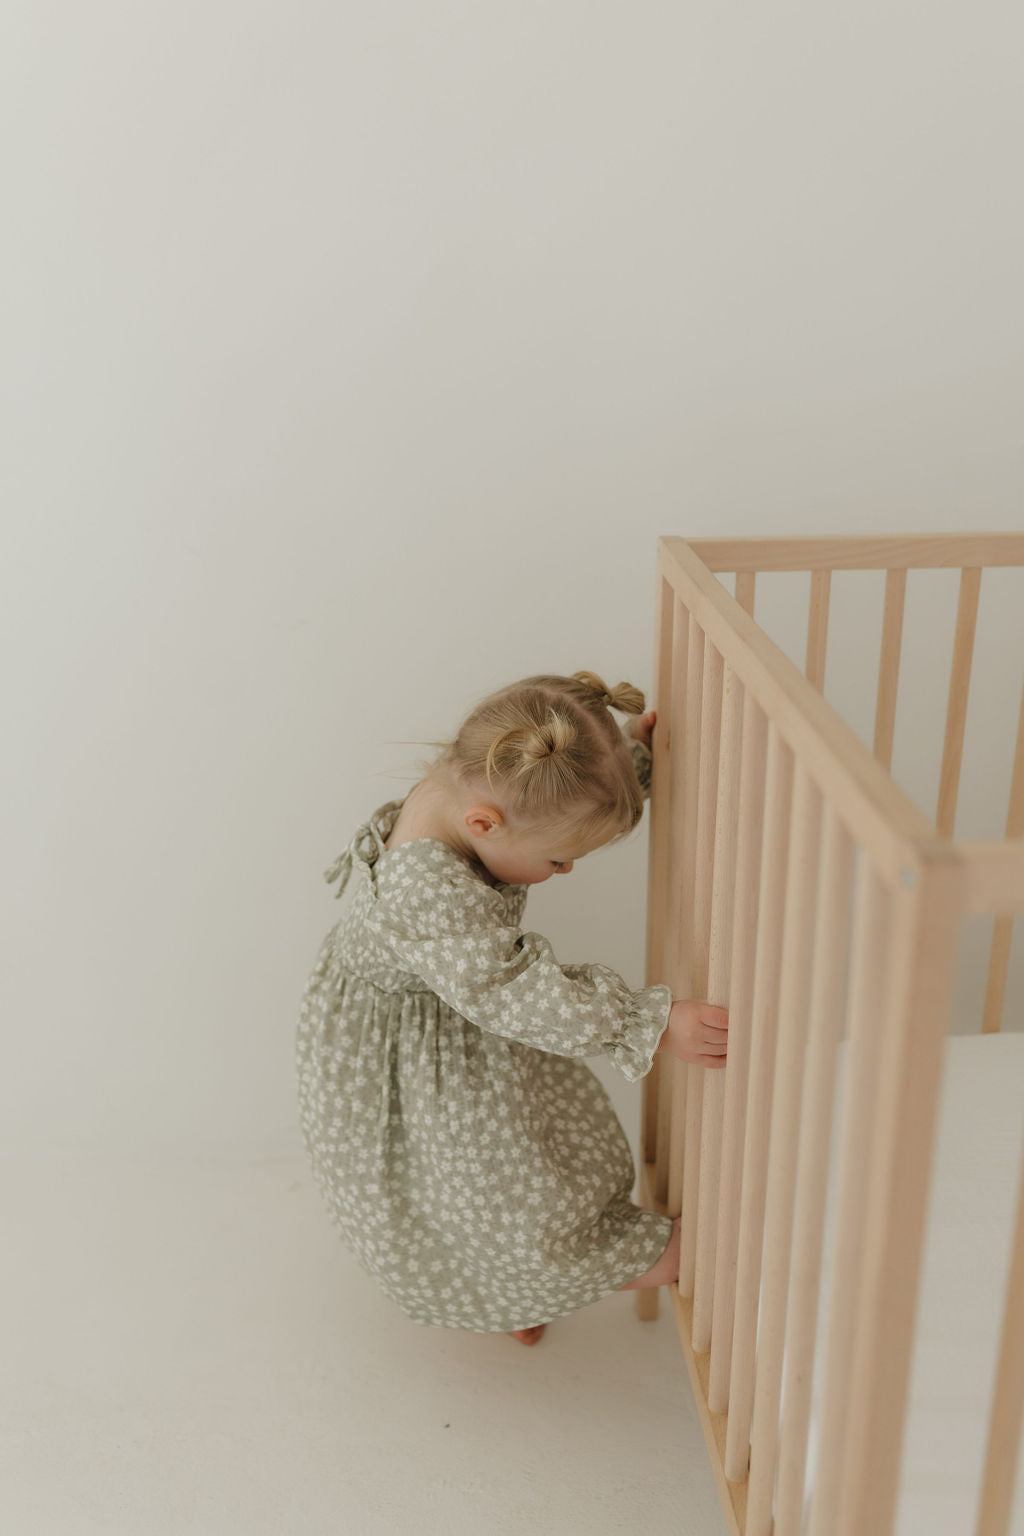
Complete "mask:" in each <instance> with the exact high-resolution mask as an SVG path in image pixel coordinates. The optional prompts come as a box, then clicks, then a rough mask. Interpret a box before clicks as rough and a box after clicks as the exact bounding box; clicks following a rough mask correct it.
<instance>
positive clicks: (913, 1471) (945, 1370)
mask: <svg viewBox="0 0 1024 1536" xmlns="http://www.w3.org/2000/svg"><path fill="white" fill-rule="evenodd" d="M845 1054H846V1052H845V1046H843V1047H840V1053H839V1064H838V1071H837V1100H836V1102H837V1104H838V1105H839V1106H841V1105H842V1103H843V1100H842V1097H841V1094H842V1087H843V1065H844V1061H845ZM838 1141H839V1138H838V1137H834V1138H833V1143H834V1144H833V1156H832V1167H831V1172H830V1198H829V1203H828V1210H829V1215H830V1217H832V1218H834V1214H835V1208H836V1197H837V1185H838V1180H837V1173H838V1156H837V1149H838ZM1022 1150H1024V1032H1013V1033H1004V1034H1000V1035H988V1036H984V1037H982V1036H979V1035H956V1036H951V1037H950V1039H949V1041H948V1042H947V1047H946V1061H945V1070H944V1074H943V1084H942V1095H941V1100H940V1110H939V1126H938V1136H937V1142H936V1152H935V1166H934V1179H933V1184H932V1189H931V1194H930V1200H929V1210H928V1217H927V1226H926V1229H925V1247H924V1253H923V1270H922V1276H921V1287H920V1299H919V1313H918V1323H917V1332H916V1336H915V1343H914V1352H913V1355H912V1358H911V1368H910V1381H909V1389H908V1401H907V1419H906V1429H905V1437H904V1448H903V1462H902V1469H901V1478H900V1489H899V1496H898V1504H897V1516H896V1524H895V1532H896V1536H921V1533H922V1532H927V1533H928V1536H973V1531H974V1528H975V1522H976V1518H977V1508H978V1500H979V1497H980V1489H981V1476H982V1469H983V1466H984V1457H985V1450H986V1445H987V1439H988V1422H989V1409H990V1404H991V1400H992V1391H993V1385H994V1379H995V1367H996V1355H997V1350H998V1347H999V1338H1000V1334H1001V1330H1002V1320H1003V1307H1004V1302H1005V1294H1006V1277H1007V1272H1008V1264H1009V1257H1010V1240H1011V1230H1012V1225H1013V1218H1014V1213H1015V1210H1016V1201H1017V1191H1018V1181H1019V1178H1020V1170H1021V1155H1022ZM825 1245H826V1246H825V1254H826V1265H825V1271H824V1273H823V1276H822V1287H821V1305H820V1308H819V1314H818V1329H817V1346H816V1351H815V1381H814V1387H813V1390H812V1418H811V1425H810V1431H809V1438H808V1458H807V1485H806V1486H807V1496H808V1498H810V1494H811V1490H812V1487H813V1480H814V1464H815V1458H816V1455H817V1447H818V1437H819V1433H820V1427H821V1413H822V1376H823V1364H824V1350H825V1341H826V1336H827V1327H828V1299H829V1291H830V1274H829V1265H828V1262H827V1256H828V1255H829V1254H830V1253H831V1225H830V1222H829V1221H826V1228H825ZM1010 1533H1011V1536H1024V1449H1022V1460H1021V1462H1019V1463H1018V1472H1017V1483H1016V1489H1015V1496H1014V1505H1013V1513H1012V1517H1011V1521H1010Z"/></svg>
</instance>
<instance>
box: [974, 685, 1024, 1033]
mask: <svg viewBox="0 0 1024 1536" xmlns="http://www.w3.org/2000/svg"><path fill="white" fill-rule="evenodd" d="M1006 836H1007V838H1012V837H1024V690H1022V691H1021V697H1020V719H1019V720H1018V722H1017V746H1016V749H1015V751H1014V754H1013V777H1012V779H1011V783H1010V807H1009V810H1008V811H1007V813H1006ZM1012 938H1013V915H1012V913H1009V912H1007V913H1004V914H1003V915H1002V916H1000V917H997V918H996V920H995V925H994V927H993V929H992V951H991V955H990V957H989V963H988V982H987V984H986V986H985V1013H984V1016H983V1018H982V1021H981V1032H982V1034H983V1035H992V1034H995V1033H996V1032H997V1031H998V1029H999V1025H1000V1021H1001V1019H1002V1016H1003V998H1004V997H1005V995H1006V978H1007V975H1008V973H1009V969H1010V943H1011V941H1012Z"/></svg>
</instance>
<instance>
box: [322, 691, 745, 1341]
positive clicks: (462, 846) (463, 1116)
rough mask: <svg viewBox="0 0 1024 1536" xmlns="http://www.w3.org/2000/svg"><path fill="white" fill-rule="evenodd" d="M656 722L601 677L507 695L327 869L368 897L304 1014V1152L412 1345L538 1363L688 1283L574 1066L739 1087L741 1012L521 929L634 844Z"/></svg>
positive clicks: (616, 1129) (341, 936) (332, 945)
mask: <svg viewBox="0 0 1024 1536" xmlns="http://www.w3.org/2000/svg"><path fill="white" fill-rule="evenodd" d="M609 706H611V708H614V709H617V710H620V711H621V712H623V713H625V714H628V715H632V716H634V717H636V716H640V719H639V720H638V721H637V722H636V727H635V730H630V729H629V723H628V722H627V725H625V726H623V727H621V728H620V727H619V725H618V724H617V722H616V721H615V719H614V717H613V716H612V714H611V713H610V709H609ZM643 708H644V696H643V694H642V693H641V692H640V690H639V689H637V688H634V687H632V686H631V685H630V684H628V683H620V684H619V685H618V686H617V687H616V688H614V689H611V690H609V689H608V688H607V687H606V686H605V684H604V682H603V681H602V680H601V678H600V677H598V676H597V675H596V674H595V673H593V672H575V673H573V675H572V676H571V677H562V676H557V675H546V674H545V675H541V676H537V677H528V678H525V679H523V680H522V681H521V682H517V683H512V684H510V685H509V686H508V687H506V688H502V689H500V690H498V692H496V693H494V694H492V695H490V696H489V697H487V698H485V699H484V700H483V701H482V702H481V703H479V704H478V705H477V706H476V708H475V709H473V710H472V712H471V713H470V714H469V716H468V718H467V719H466V720H465V721H464V723H463V725H462V726H461V728H460V730H459V731H458V733H457V735H456V737H455V739H454V741H451V742H435V743H431V745H434V746H439V747H441V748H442V749H443V750H442V751H441V752H440V754H439V755H438V756H437V758H436V759H435V760H434V761H433V762H432V763H431V764H429V765H424V766H426V767H427V770H428V771H427V772H426V775H425V777H424V778H422V779H421V780H420V781H419V782H418V783H417V784H415V785H414V787H413V788H412V789H411V790H410V791H409V793H408V794H407V795H406V796H405V798H404V799H402V800H391V801H388V802H387V803H386V804H385V805H382V806H380V807H378V809H377V810H376V811H375V812H374V813H373V815H372V816H371V817H370V819H369V820H368V821H365V822H363V823H362V825H361V826H359V827H358V828H357V829H356V831H355V834H354V836H353V837H352V839H351V841H350V843H349V845H348V847H347V848H346V849H345V850H344V852H343V853H342V854H341V855H340V856H339V857H338V858H337V859H336V860H335V861H334V863H333V864H332V865H331V867H330V868H329V869H328V870H327V871H326V872H325V876H324V878H325V879H326V880H327V881H328V882H329V883H330V882H333V881H335V880H337V881H338V882H339V883H338V890H337V893H336V894H337V895H338V896H340V895H341V893H342V891H343V890H344V888H345V886H346V883H347V881H348V880H349V878H350V877H354V878H355V899H354V901H353V902H352V903H351V904H350V905H349V907H348V909H347V912H346V914H345V916H344V917H343V918H342V919H341V921H340V922H338V923H337V924H336V925H335V927H334V928H332V929H331V930H330V932H329V933H328V934H327V936H326V938H325V939H324V941H323V944H322V946H321V948H320V952H319V955H318V957H317V961H316V964H315V966H314V968H313V971H312V973H311V975H310V977H309V979H308V981H307V983H306V987H305V990H304V993H303V997H302V1006H301V1011H300V1017H299V1024H298V1035H297V1066H298V1085H299V1108H300V1116H301V1127H302V1135H303V1140H304V1142H305V1145H306V1149H307V1151H308V1153H309V1156H310V1160H311V1163H312V1169H313V1175H314V1178H315V1179H316V1182H317V1184H318V1186H319V1188H320V1190H321V1192H322V1194H323V1196H324V1199H325V1201H326V1205H327V1208H328V1211H329V1213H330V1215H331V1217H332V1219H333V1220H334V1221H335V1222H336V1224H337V1225H338V1227H339V1228H340V1230H341V1232H342V1234H343V1236H344V1238H345V1240H346V1242H347V1243H348V1245H349V1246H350V1248H351V1249H352V1251H353V1253H354V1254H355V1256H356V1258H357V1259H358V1261H359V1262H360V1264H361V1265H362V1266H363V1267H364V1268H365V1269H366V1270H368V1271H369V1273H370V1274H372V1275H373V1276H374V1277H375V1278H376V1280H377V1282H378V1284H379V1285H380V1288H381V1290H382V1291H383V1292H384V1294H385V1295H386V1296H388V1297H389V1298H390V1299H391V1300H392V1301H394V1302H395V1303H396V1304H397V1305H398V1307H399V1308H400V1309H401V1310H402V1311H403V1312H404V1313H405V1315H406V1316H407V1317H409V1318H411V1319H412V1321H413V1322H417V1323H423V1324H428V1325H433V1326H435V1327H447V1328H466V1329H471V1330H473V1331H476V1332H480V1333H500V1332H504V1333H509V1334H511V1335H512V1336H513V1337H514V1338H516V1339H519V1340H520V1341H521V1342H523V1343H527V1344H530V1343H535V1342H536V1340H537V1339H538V1338H539V1337H540V1335H541V1333H542V1331H543V1327H544V1325H545V1323H547V1322H548V1321H550V1320H551V1319H552V1318H556V1317H561V1316H563V1315H565V1314H566V1313H569V1312H573V1311H575V1310H576V1309H577V1308H578V1307H583V1306H586V1305H587V1304H588V1303H590V1302H593V1301H597V1300H598V1299H599V1298H600V1297H601V1296H605V1295H607V1294H608V1293H609V1292H611V1291H618V1290H631V1289H635V1288H638V1287H642V1286H651V1285H665V1284H668V1283H669V1282H670V1281H672V1280H675V1279H676V1278H677V1276H678V1266H679V1218H678V1217H677V1218H676V1219H675V1220H674V1221H673V1220H672V1219H671V1218H670V1217H668V1216H662V1215H659V1214H657V1213H656V1212H654V1211H645V1210H642V1209H641V1208H640V1207H639V1206H636V1205H634V1204H633V1203H632V1201H631V1200H630V1193H631V1190H632V1188H633V1181H634V1174H635V1170H634V1165H633V1158H632V1154H631V1152H630V1148H629V1143H628V1141H627V1139H626V1135H625V1132H624V1131H623V1128H622V1126H621V1124H620V1122H619V1120H618V1118H617V1116H616V1114H615V1111H614V1109H613V1107H612V1103H611V1100H610V1099H609V1097H608V1095H607V1093H606V1092H605V1090H604V1088H603V1086H602V1085H601V1083H600V1082H599V1080H598V1079H597V1077H596V1076H595V1075H594V1073H593V1072H592V1071H591V1070H590V1068H589V1067H587V1066H586V1065H585V1064H584V1062H583V1061H582V1060H581V1059H580V1058H581V1057H584V1056H597V1055H605V1056H607V1057H608V1058H609V1059H610V1060H611V1061H612V1062H613V1063H614V1064H615V1066H616V1067H617V1068H618V1070H619V1071H620V1072H621V1073H622V1074H623V1076H624V1077H626V1078H627V1079H628V1080H629V1081H630V1082H634V1081H636V1080H637V1079H638V1078H641V1077H643V1076H644V1075H645V1074H646V1073H647V1072H649V1071H650V1068H651V1064H652V1060H653V1057H654V1055H655V1053H656V1052H658V1051H668V1052H670V1053H671V1054H672V1055H674V1056H677V1057H679V1058H680V1059H681V1060H683V1061H691V1062H696V1063H698V1064H699V1065H701V1066H704V1067H712V1068H714V1067H723V1066H724V1065H725V1060H726V1038H727V1029H728V1015H727V1013H726V1011H725V1009H724V1008H717V1007H713V1006H712V1005H710V1004H708V1003H705V1002H689V1001H683V1000H678V1001H676V1000H673V998H672V995H671V992H670V989H669V988H668V987H667V986H663V985H656V986H648V987H641V988H639V990H637V991H634V990H632V989H631V988H630V987H629V986H627V984H626V982H625V981H624V980H623V978H622V977H621V976H619V975H618V974H617V973H616V972H615V971H613V970H610V969H609V968H608V967H607V966H604V965H596V964H589V965H561V964H560V963H559V962H558V960H557V959H556V957H555V955H554V953H553V951H552V948H551V945H550V944H549V943H548V941H547V939H545V938H544V937H543V936H542V935H541V934H539V933H534V932H529V931H526V932H524V931H523V929H522V928H521V927H520V923H521V919H522V915H523V907H524V905H525V902H526V896H527V892H528V890H529V888H530V886H531V885H537V884H539V883H540V882H542V881H544V880H548V879H550V878H551V876H552V875H554V874H562V875H567V874H570V873H571V871H572V869H573V865H574V864H575V862H576V860H577V859H582V858H585V857H586V856H587V854H588V853H591V852H593V851H594V850H595V849H597V848H601V847H603V846H605V845H606V844H609V843H614V842H617V841H619V840H620V839H621V838H623V837H626V836H627V835H628V834H629V833H630V832H631V831H632V830H633V829H634V828H635V827H636V825H637V823H638V822H639V821H640V818H641V815H642V813H643V801H644V797H645V796H646V795H648V794H649V793H650V770H651V751H650V739H651V732H652V730H653V727H654V724H655V718H656V717H655V713H654V711H653V710H652V711H650V712H649V713H647V714H642V711H643Z"/></svg>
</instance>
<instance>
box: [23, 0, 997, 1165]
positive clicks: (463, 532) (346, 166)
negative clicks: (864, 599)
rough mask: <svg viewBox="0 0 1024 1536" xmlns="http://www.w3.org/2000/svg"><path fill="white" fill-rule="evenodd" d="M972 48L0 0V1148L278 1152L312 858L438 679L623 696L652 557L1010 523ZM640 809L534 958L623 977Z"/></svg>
mask: <svg viewBox="0 0 1024 1536" xmlns="http://www.w3.org/2000/svg"><path fill="white" fill-rule="evenodd" d="M1022 45H1024V24H1022V21H1021V13H1020V11H1019V9H1018V8H1017V7H1014V6H1009V5H1005V6H985V5H982V6H971V7H967V6H955V7H953V6H949V7H945V6H935V5H928V6H926V5H903V4H891V3H889V4H885V5H881V4H875V5H867V6H860V7H857V8H856V9H855V10H854V9H853V8H850V7H845V8H836V7H820V6H819V7H814V6H809V5H808V6H806V7H795V6H753V5H751V6H747V7H721V6H711V5H704V6H694V5H691V6H687V7H685V8H683V7H679V6H676V5H669V4H664V3H648V4H646V5H643V6H637V5H627V4H617V5H615V4H608V3H594V0H587V3H584V0H544V3H543V4H541V3H535V0H520V3H518V4H516V5H514V6H498V5H487V4H479V3H476V4H470V3H466V0H432V3H431V4H430V5H420V4H414V3H409V0H406V3H401V0H396V3H391V4H386V5H360V6H357V5H351V4H344V3H343V4H333V5H312V4H311V5H306V6H294V5H284V4H279V5H276V6H273V5H268V4H265V3H264V4H254V3H247V4H241V3H229V0H213V3H210V0H205V3H204V4H202V5H199V4H186V3H183V0H178V3H177V4H174V5H171V4H165V5H162V6H154V5H147V6H139V5H132V4H127V3H114V0H96V3H94V4H92V5H90V6H88V7H76V6H72V5H64V6H59V5H54V4H52V3H51V4H42V3H40V0H33V3H32V4H29V3H28V0H8V4H7V6H6V7H5V10H4V19H3V38H2V46H0V59H2V60H3V62H2V64H0V70H2V78H0V101H2V102H3V104H4V130H5V131H4V133H3V135H2V142H3V143H4V145H5V150H4V155H5V159H6V168H5V175H4V186H5V196H4V226H5V230H4V238H3V270H4V283H3V285H2V293H3V296H2V300H0V302H2V304H3V310H4V312H3V334H4V338H5V339H4V343H3V347H2V357H3V362H2V365H0V366H2V370H3V387H4V395H5V401H4V406H3V417H4V427H5V432H4V437H5V444H4V454H3V476H4V483H3V487H2V494H3V508H4V531H5V534H6V539H5V544H6V559H5V561H4V586H3V593H2V596H3V603H2V611H3V618H4V634H3V657H4V663H5V667H6V669H7V671H8V674H9V675H8V676H7V678H6V680H5V684H6V685H5V693H4V696H5V699H6V703H7V709H6V714H7V722H8V731H7V733H6V746H5V749H4V753H3V763H4V770H5V785H4V794H3V813H4V827H3V839H4V863H5V869H4V876H5V878H4V881H3V893H4V913H3V924H4V933H5V938H6V958H5V962H4V966H3V997H2V1007H3V1031H4V1041H5V1053H4V1055H5V1061H4V1066H3V1071H2V1074H0V1119H2V1125H3V1133H4V1135H5V1136H7V1137H9V1138H30V1139H32V1140H36V1141H62V1140H83V1141H90V1142H94V1143H97V1144H99V1143H106V1142H110V1143H115V1142H123V1141H124V1140H125V1139H126V1138H138V1139H139V1140H152V1141H182V1142H186V1141H187V1142H192V1143H195V1142H197V1141H198V1142H203V1141H207V1142H216V1141H221V1142H236V1141H237V1142H239V1143H241V1142H243V1141H252V1140H261V1141H264V1142H267V1143H270V1144H276V1143H277V1142H279V1141H280V1142H287V1143H289V1144H291V1143H292V1141H293V1140H294V1137H295V1135H296V1124H297V1112H296V1108H295V1095H294V1080H293V1066H292V1059H293V1035H294V1021H295V1017H296V1013H297V1008H298V1001H299V996H300V993H301V989H302V985H303V982H304V980H305V976H306V973H307V971H308V969H309V966H310V965H311V963H312V961H313V958H314V956H315V952H316V950H317V948H318V946H319V943H320V939H321V937H322V935H323V933H324V932H325V931H326V929H327V928H328V927H329V926H330V924H331V923H332V922H333V921H335V919H336V917H337V915H338V912H339V910H340V908H339V906H338V904H337V903H335V902H334V901H333V899H332V898H331V894H330V892H329V891H328V888H327V887H326V886H325V885H324V884H323V881H322V879H321V872H322V870H323V869H324V868H325V867H326V866H327V864H328V863H329V862H330V860H331V859H332V858H333V857H334V855H335V854H336V853H337V852H338V851H339V850H340V849H341V848H342V847H343V846H344V845H345V843H346V842H347V841H348V839H349V837H350V836H351V832H352V829H353V828H354V826H355V825H356V824H357V823H358V822H359V821H360V820H362V819H364V818H365V816H366V815H367V814H368V813H369V812H370V811H371V810H372V809H373V808H375V807H376V806H378V805H379V804H381V803H382V802H383V801H385V800H387V799H391V798H393V797H396V796H399V795H401V794H403V793H405V790H406V788H407V787H408V786H409V784H410V783H411V782H412V780H413V777H414V775H415V770H414V767H413V762H414V759H415V757H416V756H417V753H419V752H421V751H423V750H426V749H421V748H418V747H416V746H410V745H406V743H407V742H409V741H410V740H412V739H416V738H431V737H438V736H445V735H447V734H448V733H450V732H451V731H453V730H454V729H455V727H456V726H457V724H458V721H459V719H460V718H461V716H462V714H463V713H464V711H465V710H466V709H467V708H468V707H469V704H470V702H471V701H472V700H473V699H474V698H475V697H477V696H479V695H480V694H481V693H483V692H484V691H485V690H489V689H490V688H493V687H496V686H498V685H500V684H502V683H505V682H507V681H510V680H512V679H513V678H515V677H519V676H523V675H525V674H528V673H530V672H534V671H538V670H541V669H545V670H547V669H551V670H556V671H557V670H562V671H572V670H575V669H576V668H578V667H589V668H593V669H595V670H597V671H599V672H601V673H603V674H604V675H605V676H606V677H607V678H608V679H609V681H611V682H617V681H619V679H620V678H625V679H628V680H630V681H633V682H636V683H637V684H639V685H640V686H641V687H643V688H645V689H649V688H650V685H651V677H652V623H653V612H652V602H653V592H654V549H655V542H656V538H657V536H658V535H659V534H661V533H680V534H687V535H692V536H698V535H707V534H712V533H720V534H736V535H738V534H745V533H766V534H767V533H774V534H779V533H800V532H807V533H827V532H851V533H853V532H862V531H869V530H877V531H880V532H889V531H899V532H912V531H939V530H953V529H959V528H966V527H970V526H980V527H987V528H992V529H1009V528H1013V527H1015V526H1016V527H1020V526H1021V523H1022V518H1021V485H1022V448H1021V434H1020V421H1021V415H1022V405H1024V398H1022V397H1024V388H1022V382H1024V380H1022V375H1024V368H1022V352H1024V349H1022V339H1024V338H1022V332H1024V324H1022V315H1021V304H1020V273H1021V270H1022V266H1024V261H1022V258H1024V231H1022V214H1021V199H1020V193H1019V172H1020V147H1021V129H1022V126H1024V106H1022V95H1021V92H1020V88H1019V69H1020V58H1021V54H1022ZM646 838H647V830H646V822H645V824H644V826H643V828H642V829H641V830H640V831H639V832H638V833H637V834H636V836H635V838H634V840H633V841H632V842H630V843H629V844H628V845H625V846H622V847H619V848H617V849H615V850H607V851H606V853H605V854H604V855H598V856H596V857H595V858H594V859H593V860H592V861H587V863H588V865H589V866H590V867H587V866H581V867H580V868H579V869H578V870H576V871H575V872H574V874H573V875H572V876H571V877H570V878H569V879H566V880H557V881H551V882H549V883H548V885H546V886H545V887H544V888H543V889H540V890H538V891H536V892H535V893H533V894H532V895H531V897H530V903H529V906H528V908H527V922H528V923H529V925H531V926H534V927H538V928H541V929H542V931H545V932H547V933H548V934H549V936H550V937H551V939H552V942H553V944H554V945H555V948H556V952H558V953H559V955H560V958H563V959H564V960H566V961H569V960H588V959H589V960H601V961H603V962H604V963H607V964H612V965H614V966H616V967H617V968H618V969H620V970H621V971H622V972H623V973H624V974H625V975H626V976H627V978H628V979H629V980H630V981H631V982H632V983H633V984H634V985H640V984H641V983H642V981H643V924H642V902H643V898H644V894H645V877H644V868H645V860H646ZM602 860H603V862H602ZM597 1065H598V1070H599V1072H600V1073H601V1075H602V1078H603V1080H605V1081H608V1082H611V1081H612V1079H613V1078H614V1072H613V1071H606V1069H605V1063H603V1062H602V1063H598V1064H597ZM615 1092H616V1094H617V1096H618V1098H617V1102H619V1103H620V1104H621V1105H622V1106H624V1107H626V1108H628V1109H629V1110H630V1112H631V1113H632V1112H635V1105H636V1091H635V1090H632V1089H630V1088H629V1087H628V1085H626V1084H625V1083H624V1082H622V1080H619V1082H617V1083H616V1085H615ZM623 1095H624V1096H623Z"/></svg>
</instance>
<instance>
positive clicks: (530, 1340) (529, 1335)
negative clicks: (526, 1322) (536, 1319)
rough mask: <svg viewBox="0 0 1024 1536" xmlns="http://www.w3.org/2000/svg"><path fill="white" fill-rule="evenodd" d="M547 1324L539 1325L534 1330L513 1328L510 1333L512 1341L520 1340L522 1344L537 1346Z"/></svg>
mask: <svg viewBox="0 0 1024 1536" xmlns="http://www.w3.org/2000/svg"><path fill="white" fill-rule="evenodd" d="M546 1327H547V1323H537V1324H536V1325H535V1326H534V1327H533V1328H513V1329H511V1330H510V1331H509V1335H508V1336H509V1338H510V1339H518V1340H519V1342H520V1344H536V1342H537V1340H538V1339H539V1338H540V1336H541V1334H542V1333H543V1332H544V1329H545V1328H546Z"/></svg>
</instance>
